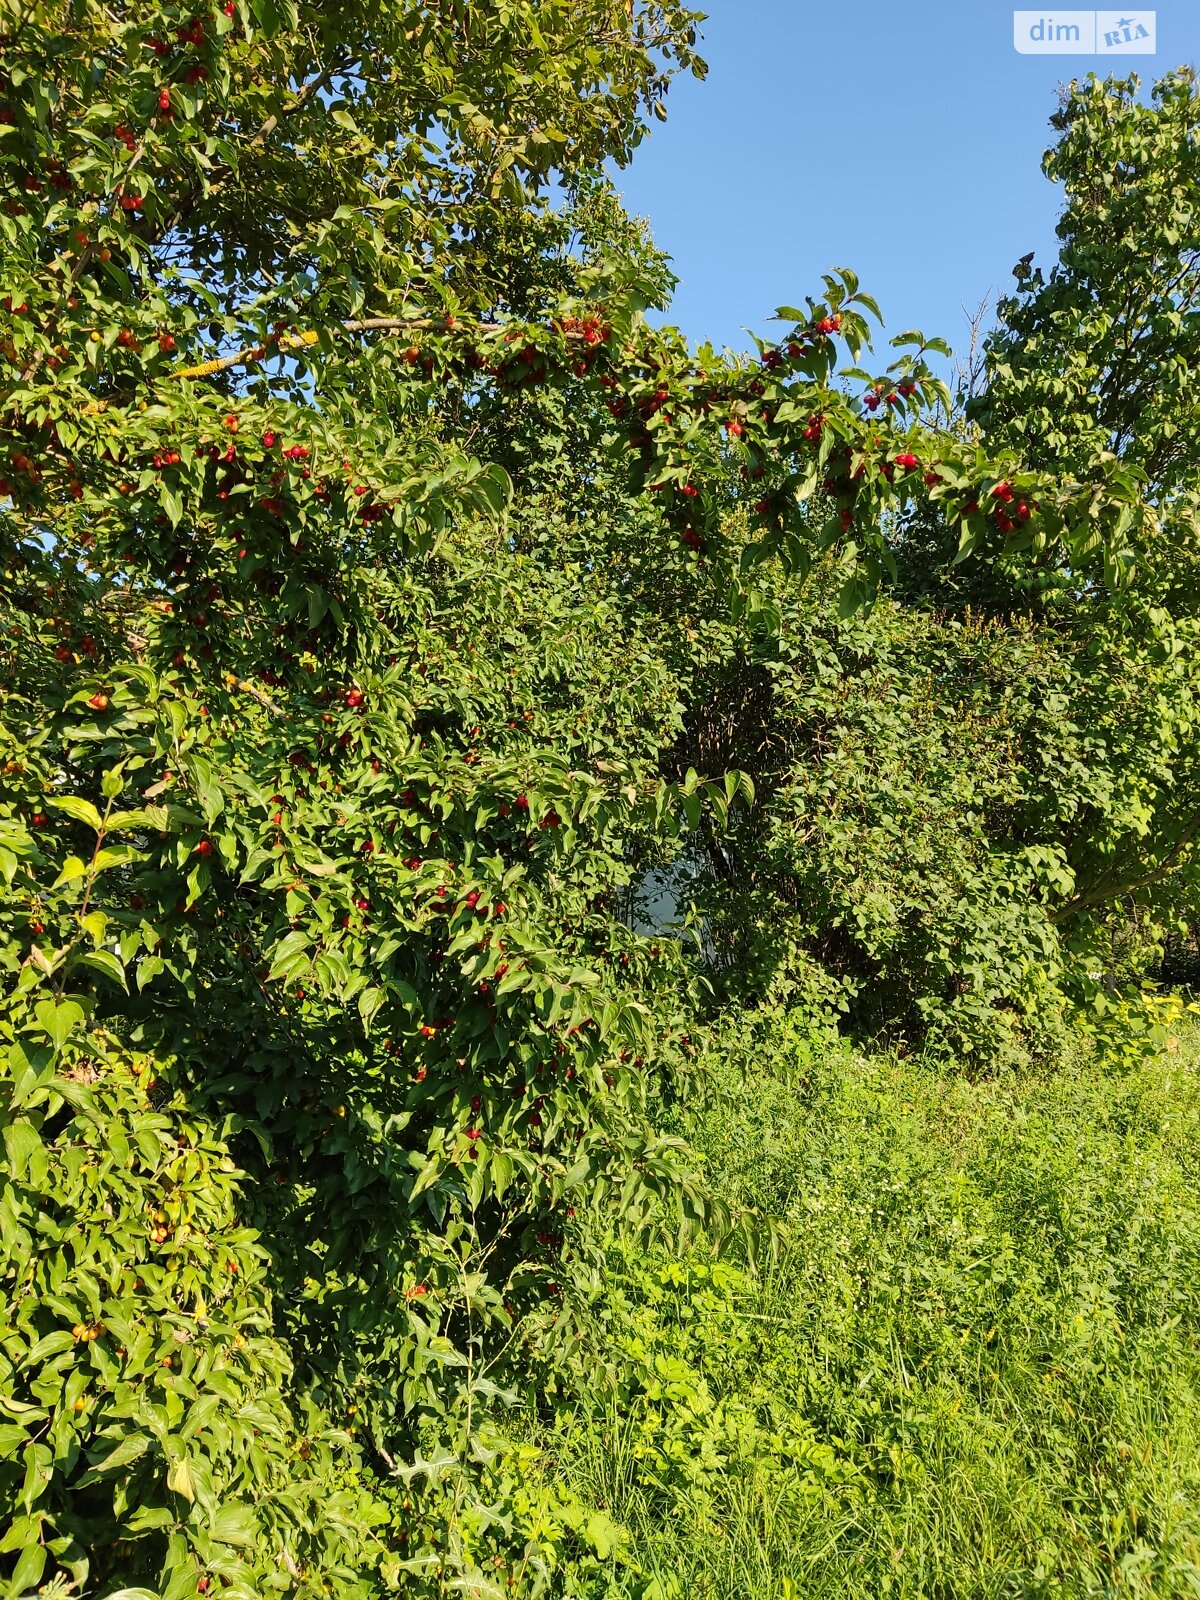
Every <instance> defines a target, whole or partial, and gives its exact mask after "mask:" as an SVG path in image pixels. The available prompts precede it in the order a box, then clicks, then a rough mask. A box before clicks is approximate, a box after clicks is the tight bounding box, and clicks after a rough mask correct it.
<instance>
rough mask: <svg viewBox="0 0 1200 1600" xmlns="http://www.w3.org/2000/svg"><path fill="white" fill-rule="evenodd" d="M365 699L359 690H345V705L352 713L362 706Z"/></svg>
mask: <svg viewBox="0 0 1200 1600" xmlns="http://www.w3.org/2000/svg"><path fill="white" fill-rule="evenodd" d="M365 699H366V695H364V694H363V692H362V690H361V689H347V690H346V704H347V705H348V706H349V707H350V709H351V710H352V711H356V710H357V709H358V707H359V706H361V705H362V703H363V701H364V700H365Z"/></svg>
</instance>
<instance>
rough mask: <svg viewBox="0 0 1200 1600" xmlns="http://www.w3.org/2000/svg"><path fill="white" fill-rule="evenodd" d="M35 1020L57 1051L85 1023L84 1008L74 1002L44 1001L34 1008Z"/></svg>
mask: <svg viewBox="0 0 1200 1600" xmlns="http://www.w3.org/2000/svg"><path fill="white" fill-rule="evenodd" d="M33 1015H34V1020H35V1021H36V1023H37V1025H38V1027H39V1028H40V1029H41V1030H42V1032H43V1033H44V1034H46V1036H47V1037H48V1038H49V1040H50V1042H51V1043H52V1044H53V1045H54V1048H55V1049H56V1050H61V1049H62V1047H63V1045H65V1044H66V1042H67V1040H68V1039H69V1038H70V1037H71V1034H72V1033H74V1031H75V1029H76V1028H78V1027H79V1026H80V1024H81V1023H82V1022H83V1007H82V1006H80V1005H78V1004H77V1003H76V1002H75V1001H74V1000H63V1001H58V1002H55V1001H53V1000H43V1001H41V1002H40V1004H39V1005H37V1006H36V1007H35V1008H34V1013H33Z"/></svg>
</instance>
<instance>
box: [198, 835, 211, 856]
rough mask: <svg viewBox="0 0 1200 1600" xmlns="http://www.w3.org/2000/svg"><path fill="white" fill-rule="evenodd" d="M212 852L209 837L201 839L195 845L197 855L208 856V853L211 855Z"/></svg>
mask: <svg viewBox="0 0 1200 1600" xmlns="http://www.w3.org/2000/svg"><path fill="white" fill-rule="evenodd" d="M212 853H213V847H212V840H211V839H201V841H200V843H199V844H198V845H197V846H196V854H197V855H198V856H210V855H212Z"/></svg>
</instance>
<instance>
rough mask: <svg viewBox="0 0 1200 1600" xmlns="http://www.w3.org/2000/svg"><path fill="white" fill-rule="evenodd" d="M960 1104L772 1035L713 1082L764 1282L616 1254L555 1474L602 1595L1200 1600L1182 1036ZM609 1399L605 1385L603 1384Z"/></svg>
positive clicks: (1193, 1141) (875, 1062)
mask: <svg viewBox="0 0 1200 1600" xmlns="http://www.w3.org/2000/svg"><path fill="white" fill-rule="evenodd" d="M1176 1045H1177V1048H1175V1049H1173V1050H1171V1051H1167V1052H1164V1053H1163V1054H1162V1055H1161V1056H1159V1057H1158V1058H1157V1059H1155V1060H1153V1061H1150V1062H1148V1063H1140V1064H1137V1065H1134V1066H1129V1065H1125V1066H1121V1067H1117V1066H1104V1065H1101V1064H1099V1063H1097V1062H1095V1061H1090V1060H1088V1059H1087V1058H1086V1057H1085V1056H1084V1055H1083V1054H1082V1052H1080V1053H1079V1054H1077V1055H1076V1056H1074V1057H1073V1058H1072V1059H1070V1060H1068V1061H1065V1062H1063V1063H1061V1064H1060V1066H1059V1068H1058V1069H1057V1070H1056V1071H1055V1072H1053V1073H1047V1074H1043V1075H1041V1076H1037V1077H1026V1078H1023V1079H1018V1078H1012V1077H1010V1078H1006V1079H1004V1080H1002V1081H996V1082H986V1083H979V1082H968V1081H966V1080H964V1079H962V1078H960V1077H954V1076H949V1075H947V1074H946V1073H944V1072H942V1071H939V1070H937V1069H935V1068H933V1067H930V1066H928V1065H925V1064H922V1063H920V1062H915V1063H914V1062H904V1061H899V1060H896V1059H893V1058H884V1059H879V1058H876V1059H869V1060H864V1059H863V1058H861V1057H859V1056H855V1055H851V1054H849V1053H847V1052H845V1051H843V1050H841V1049H838V1048H830V1049H815V1048H813V1047H811V1046H806V1045H805V1044H804V1042H803V1040H802V1039H801V1038H800V1036H799V1035H789V1034H788V1033H787V1032H786V1031H785V1032H784V1033H782V1034H780V1035H779V1036H777V1037H776V1038H775V1039H774V1040H773V1041H772V1042H771V1043H770V1044H769V1045H768V1046H767V1047H766V1048H765V1049H763V1050H762V1051H761V1053H760V1055H759V1057H758V1060H757V1062H756V1063H755V1065H754V1066H753V1067H752V1068H751V1070H750V1071H749V1072H748V1073H747V1074H743V1071H742V1070H741V1068H739V1066H738V1064H737V1063H736V1062H733V1061H731V1060H729V1059H728V1058H726V1057H721V1058H718V1060H716V1061H714V1063H713V1072H714V1074H716V1082H715V1092H714V1094H713V1095H712V1097H711V1100H710V1102H709V1104H708V1105H707V1108H706V1110H705V1111H704V1113H702V1114H701V1115H699V1116H698V1117H697V1118H695V1119H694V1121H693V1126H692V1127H691V1128H690V1130H689V1131H690V1134H691V1137H692V1138H693V1139H694V1140H695V1141H696V1142H697V1143H698V1144H699V1146H700V1148H701V1149H702V1150H703V1151H704V1153H705V1156H706V1158H707V1161H708V1165H709V1169H710V1175H711V1179H712V1181H713V1182H714V1183H715V1184H716V1186H717V1187H718V1188H719V1189H720V1190H722V1191H723V1193H724V1194H725V1195H726V1196H727V1197H728V1198H729V1199H731V1200H732V1201H735V1202H738V1201H740V1202H744V1203H749V1204H753V1205H755V1206H757V1207H760V1208H761V1209H763V1210H764V1211H767V1212H769V1213H771V1214H772V1215H774V1216H775V1217H776V1218H777V1219H778V1221H779V1223H780V1225H781V1239H782V1243H781V1246H780V1248H779V1250H778V1252H777V1253H776V1254H775V1255H774V1256H773V1257H772V1258H770V1259H768V1260H767V1261H766V1262H765V1263H764V1264H763V1265H762V1266H760V1267H757V1268H754V1269H751V1268H750V1267H749V1266H746V1265H743V1266H742V1267H741V1268H739V1269H737V1270H727V1269H724V1268H721V1267H717V1268H714V1267H713V1266H712V1265H711V1263H709V1262H708V1261H707V1260H705V1259H702V1258H701V1257H699V1256H694V1257H692V1258H690V1259H689V1260H688V1261H686V1262H684V1263H682V1264H681V1263H679V1262H677V1261H672V1260H670V1259H669V1258H668V1257H666V1256H661V1257H656V1258H648V1257H647V1256H646V1255H645V1254H640V1253H638V1252H637V1251H635V1250H632V1249H630V1248H628V1247H624V1248H622V1247H619V1246H617V1245H616V1244H611V1245H610V1246H609V1271H610V1274H611V1283H612V1292H611V1293H610V1295H609V1298H608V1306H607V1309H606V1310H605V1312H604V1313H603V1318H604V1319H606V1320H603V1321H602V1330H601V1332H602V1338H601V1343H600V1345H599V1346H598V1349H597V1361H598V1364H599V1365H606V1366H607V1370H608V1372H609V1374H610V1384H609V1389H608V1392H607V1397H606V1398H597V1399H595V1400H594V1401H592V1402H591V1403H584V1404H582V1405H581V1409H580V1411H579V1412H578V1414H577V1415H575V1417H574V1418H573V1419H571V1420H568V1421H565V1422H561V1423H560V1424H559V1426H558V1428H557V1430H556V1431H555V1432H554V1433H553V1435H552V1437H551V1438H550V1439H548V1440H547V1441H546V1444H547V1451H546V1455H545V1458H544V1459H545V1462H546V1465H547V1471H548V1472H549V1474H550V1475H551V1477H553V1478H554V1479H556V1480H557V1481H558V1482H559V1483H560V1484H562V1485H563V1486H564V1487H565V1486H567V1485H569V1486H570V1487H571V1488H572V1489H573V1490H574V1491H575V1492H577V1493H578V1494H579V1495H580V1496H581V1497H582V1498H583V1499H584V1500H586V1501H588V1502H590V1503H593V1504H595V1503H597V1502H599V1503H600V1504H602V1505H604V1506H605V1507H606V1508H607V1510H608V1513H609V1515H610V1516H611V1517H612V1518H613V1519H614V1521H615V1522H617V1523H618V1524H620V1525H621V1526H622V1527H623V1528H624V1529H625V1530H626V1532H627V1541H626V1545H625V1552H626V1565H625V1566H624V1567H622V1568H620V1569H619V1571H616V1573H615V1575H614V1577H613V1578H612V1587H611V1591H610V1592H612V1593H614V1594H616V1593H620V1594H631V1595H641V1596H645V1597H647V1600H660V1597H666V1596H681V1597H682V1596H686V1597H689V1600H690V1597H693V1596H695V1597H711V1600H735V1597H736V1600H760V1597H761V1600H767V1597H770V1600H785V1597H790V1600H825V1597H828V1600H834V1597H836V1600H859V1597H861V1600H877V1597H879V1596H883V1595H887V1596H893V1597H903V1600H975V1597H979V1600H985V1597H986V1600H1001V1597H1004V1600H1009V1597H1011V1600H1017V1597H1020V1600H1051V1597H1054V1600H1058V1597H1064V1600H1065V1597H1075V1596H1081V1597H1082V1596H1114V1597H1115V1596H1130V1597H1133V1596H1138V1597H1141V1596H1146V1597H1151V1596H1153V1597H1155V1600H1174V1597H1180V1600H1183V1597H1197V1596H1200V1036H1198V1035H1197V1034H1195V1033H1186V1034H1185V1035H1184V1036H1183V1039H1182V1042H1181V1043H1180V1042H1179V1041H1178V1040H1177V1041H1176ZM597 1392H598V1393H602V1392H603V1386H601V1390H600V1391H597Z"/></svg>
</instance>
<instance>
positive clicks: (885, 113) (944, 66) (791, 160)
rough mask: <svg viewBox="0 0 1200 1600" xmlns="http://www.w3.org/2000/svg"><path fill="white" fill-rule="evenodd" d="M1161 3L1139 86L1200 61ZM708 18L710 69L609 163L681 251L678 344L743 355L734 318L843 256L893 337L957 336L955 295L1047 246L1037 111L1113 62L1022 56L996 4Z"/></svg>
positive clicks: (798, 292)
mask: <svg viewBox="0 0 1200 1600" xmlns="http://www.w3.org/2000/svg"><path fill="white" fill-rule="evenodd" d="M696 3H697V4H698V5H700V6H703V4H704V0H696ZM1034 4H1036V0H1022V5H1023V8H1024V9H1030V8H1031V7H1032V6H1033V5H1034ZM1061 9H1065V7H1064V8H1061ZM1156 10H1157V22H1158V27H1157V41H1156V42H1157V53H1156V55H1154V56H1139V57H1137V58H1131V59H1129V60H1128V61H1125V62H1118V63H1116V64H1115V66H1114V68H1113V69H1112V70H1116V71H1119V72H1121V73H1122V74H1123V73H1124V72H1126V71H1136V72H1137V73H1138V74H1139V76H1140V77H1141V78H1142V80H1143V84H1145V85H1147V86H1148V85H1149V83H1150V82H1152V81H1153V79H1154V78H1155V77H1157V76H1160V75H1161V74H1162V73H1163V72H1165V71H1167V70H1168V69H1169V68H1170V67H1173V66H1178V65H1180V64H1182V63H1184V62H1190V63H1192V64H1196V63H1198V62H1200V0H1165V3H1163V0H1160V3H1159V5H1158V6H1157V8H1156ZM709 11H710V15H709V19H708V21H707V23H706V24H705V26H704V45H703V48H702V54H703V55H704V56H705V57H706V59H707V60H708V63H709V75H708V78H707V80H706V81H705V82H703V83H697V82H695V81H693V80H686V81H685V80H679V81H677V82H676V84H675V86H674V88H673V89H672V92H671V94H670V96H669V98H668V108H669V113H670V115H669V119H668V121H667V122H666V123H665V124H663V123H657V124H654V131H653V132H652V133H651V135H650V136H649V138H648V139H647V140H646V141H645V142H644V143H643V144H642V146H641V148H640V149H639V150H638V152H637V154H636V156H635V157H634V162H633V165H632V166H631V167H630V168H629V169H628V170H626V171H625V172H618V173H616V174H615V178H616V182H617V185H618V187H619V188H620V189H621V191H622V192H623V194H624V196H625V200H626V203H627V205H628V207H629V209H630V210H632V211H634V212H637V213H639V214H641V215H644V216H646V217H648V218H649V220H650V223H651V226H652V229H653V232H654V236H655V238H656V239H657V241H658V243H659V244H660V245H661V246H662V247H663V248H664V249H666V250H667V251H668V252H669V253H670V255H671V256H672V258H673V261H674V268H675V271H676V272H677V273H678V275H679V277H680V279H681V282H680V285H679V288H678V290H677V291H676V297H675V303H674V306H673V307H672V311H671V317H670V320H671V321H672V322H675V323H676V324H678V325H679V326H680V327H681V328H682V329H683V330H684V332H685V333H686V334H687V335H688V336H689V337H690V338H692V339H693V340H695V341H701V340H703V339H705V338H709V339H712V340H713V342H714V343H715V344H717V345H718V346H721V345H726V344H727V345H732V346H734V347H737V348H745V346H746V343H747V341H746V338H745V335H744V334H743V333H742V332H741V329H742V328H744V327H747V326H749V327H753V328H755V329H757V330H758V331H760V332H761V331H765V327H766V324H767V319H769V317H770V315H771V313H772V311H773V310H774V308H775V307H776V306H778V305H796V304H803V297H804V295H805V294H806V293H812V294H814V295H815V294H819V292H820V274H821V273H822V272H823V271H827V270H828V269H829V268H831V267H835V266H848V267H852V268H853V269H854V270H855V271H856V272H857V273H858V275H859V277H860V279H861V280H862V287H863V288H864V289H866V290H868V291H869V292H871V293H872V294H874V295H875V297H876V299H877V300H878V301H879V303H880V308H881V310H882V311H883V315H884V319H885V322H886V324H887V327H888V329H889V330H890V331H891V332H893V333H899V332H901V331H902V330H904V329H906V328H920V329H922V331H923V332H925V333H929V334H939V335H941V336H942V337H943V338H946V339H949V340H950V342H951V343H952V344H953V345H955V346H956V347H958V346H960V345H961V344H964V343H965V338H966V319H965V318H964V315H963V311H962V309H961V308H962V306H963V304H964V303H965V304H966V305H967V306H968V307H974V306H975V305H976V304H978V302H979V300H980V299H981V298H982V297H983V296H984V295H985V294H988V293H991V295H992V297H993V299H994V297H995V294H996V291H997V290H1006V289H1007V288H1009V287H1010V286H1011V284H1012V278H1011V275H1010V274H1011V269H1012V266H1013V263H1014V262H1015V261H1016V260H1017V258H1018V257H1019V256H1022V255H1024V253H1025V252H1026V251H1027V250H1036V252H1037V261H1038V263H1039V264H1041V265H1043V266H1047V265H1049V263H1050V261H1052V260H1053V259H1054V255H1055V238H1054V225H1055V221H1056V219H1057V215H1058V203H1059V191H1058V189H1057V188H1056V186H1054V185H1052V184H1050V183H1049V182H1048V181H1047V180H1046V179H1045V178H1044V177H1043V176H1042V172H1041V156H1042V151H1043V150H1044V149H1045V147H1046V146H1047V144H1048V143H1049V142H1050V141H1051V136H1052V135H1051V130H1050V128H1049V127H1048V125H1047V119H1048V118H1049V116H1050V114H1051V113H1052V111H1053V110H1054V109H1055V105H1056V88H1057V85H1058V84H1059V83H1060V82H1063V81H1066V80H1069V79H1070V78H1072V77H1082V76H1085V75H1086V74H1087V72H1088V71H1090V70H1092V69H1093V68H1095V70H1097V71H1100V72H1103V71H1104V70H1105V69H1106V67H1107V65H1108V63H1106V62H1103V63H1102V62H1100V61H1099V60H1098V59H1097V58H1094V57H1082V56H1074V55H1063V56H1036V55H1033V56H1030V55H1020V54H1018V53H1017V51H1016V50H1015V49H1014V48H1013V20H1012V15H1013V7H1012V6H1011V5H1000V4H998V3H997V0H913V3H912V4H909V5H899V4H896V3H895V0H842V3H841V4H834V3H829V0H709ZM1053 14H1054V11H1053V8H1048V9H1047V15H1053ZM876 348H877V349H878V348H879V346H878V344H877V346H876Z"/></svg>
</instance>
